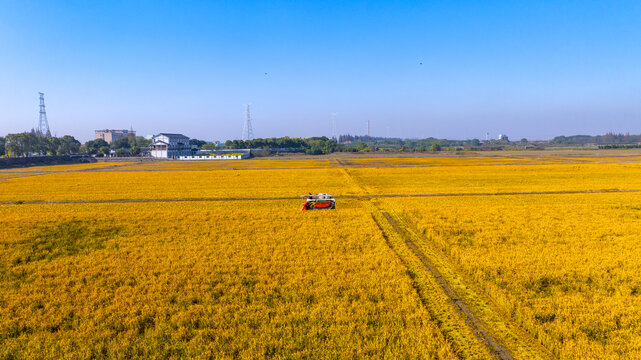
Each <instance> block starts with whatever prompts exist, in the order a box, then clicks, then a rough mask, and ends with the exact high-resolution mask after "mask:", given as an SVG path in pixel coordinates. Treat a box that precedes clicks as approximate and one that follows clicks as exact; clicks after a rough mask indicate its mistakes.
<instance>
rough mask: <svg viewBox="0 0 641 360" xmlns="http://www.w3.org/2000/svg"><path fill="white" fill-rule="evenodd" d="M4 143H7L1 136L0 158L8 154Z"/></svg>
mask: <svg viewBox="0 0 641 360" xmlns="http://www.w3.org/2000/svg"><path fill="white" fill-rule="evenodd" d="M4 142H5V140H4V138H3V137H2V136H0V156H4V154H5V152H6V150H5V147H4Z"/></svg>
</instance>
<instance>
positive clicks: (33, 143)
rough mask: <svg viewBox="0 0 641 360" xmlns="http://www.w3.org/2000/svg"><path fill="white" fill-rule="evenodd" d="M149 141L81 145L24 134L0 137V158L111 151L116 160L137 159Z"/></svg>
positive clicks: (68, 139) (70, 140)
mask: <svg viewBox="0 0 641 360" xmlns="http://www.w3.org/2000/svg"><path fill="white" fill-rule="evenodd" d="M149 144H151V140H148V139H145V138H144V137H142V136H134V135H133V134H129V135H128V136H125V137H122V138H119V139H117V140H115V141H113V142H112V143H111V144H108V143H107V142H106V141H104V140H102V139H96V140H89V141H87V142H86V143H85V144H84V145H83V144H81V143H80V141H78V140H76V139H75V138H74V137H73V136H70V135H65V136H63V137H55V136H40V135H38V134H37V133H35V132H33V131H31V132H24V133H19V134H8V135H7V136H6V137H0V156H4V155H11V156H30V155H70V154H88V155H98V156H101V155H104V156H106V155H109V154H110V152H111V150H115V152H116V156H126V155H134V156H135V155H139V154H140V152H141V148H143V147H148V146H149Z"/></svg>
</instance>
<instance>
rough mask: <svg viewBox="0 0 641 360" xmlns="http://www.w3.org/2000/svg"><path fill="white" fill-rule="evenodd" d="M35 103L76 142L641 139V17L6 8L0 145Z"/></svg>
mask: <svg viewBox="0 0 641 360" xmlns="http://www.w3.org/2000/svg"><path fill="white" fill-rule="evenodd" d="M420 63H422V65H421V64H420ZM265 73H267V75H265ZM39 91H42V92H44V93H45V100H46V104H47V114H48V117H49V123H50V126H51V128H52V130H53V132H54V133H56V134H57V135H63V134H71V135H74V136H76V137H77V138H78V139H80V140H83V141H85V140H88V139H90V138H92V137H93V130H94V129H99V128H129V127H130V126H133V127H134V129H135V130H137V131H138V133H139V134H140V135H146V134H152V133H158V132H163V131H164V132H181V133H184V134H185V135H188V136H190V137H196V138H202V139H205V140H225V139H229V138H239V137H240V135H241V130H242V122H243V118H244V107H243V104H245V103H248V102H249V103H251V104H252V110H253V119H254V133H255V134H256V136H258V137H272V136H285V135H287V136H305V137H306V136H314V135H331V115H330V114H331V113H332V112H335V113H337V114H338V115H337V123H338V124H337V126H338V130H339V132H340V133H351V134H364V133H365V132H366V122H367V120H368V119H369V120H370V121H371V129H372V135H377V136H386V135H389V136H401V137H427V136H434V137H446V138H474V137H476V138H482V137H483V136H484V134H485V132H486V131H487V132H490V135H491V136H492V137H495V136H497V135H498V134H499V133H504V134H507V135H509V136H510V138H511V139H520V138H521V137H527V138H529V139H545V138H550V137H552V136H555V135H560V134H563V135H570V134H599V133H605V132H607V131H614V132H627V131H629V132H631V133H641V2H640V1H586V0H582V1H529V2H528V1H415V2H413V1H336V2H333V1H307V2H302V1H228V2H223V1H203V2H199V1H175V2H166V1H102V2H91V1H37V2H36V1H27V0H17V1H6V0H0V134H6V133H8V132H18V131H23V130H28V129H30V128H32V127H35V126H37V121H38V92H39Z"/></svg>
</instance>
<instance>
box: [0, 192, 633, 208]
mask: <svg viewBox="0 0 641 360" xmlns="http://www.w3.org/2000/svg"><path fill="white" fill-rule="evenodd" d="M363 190H364V191H365V189H363ZM639 191H641V190H639V189H602V190H558V191H524V192H518V191H510V192H487V193H481V192H476V193H432V194H378V195H376V194H363V195H340V196H336V198H337V199H376V198H411V197H418V198H420V197H455V196H518V195H564V194H601V193H633V192H639ZM295 199H300V196H273V197H223V198H216V197H201V198H158V199H151V198H141V199H104V200H24V201H22V200H13V201H0V205H12V204H16V203H19V204H111V203H143V202H189V201H261V200H295Z"/></svg>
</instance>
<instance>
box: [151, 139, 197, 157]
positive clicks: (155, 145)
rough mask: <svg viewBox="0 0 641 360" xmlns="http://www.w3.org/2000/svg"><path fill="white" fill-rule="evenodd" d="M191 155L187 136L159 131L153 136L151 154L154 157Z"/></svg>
mask: <svg viewBox="0 0 641 360" xmlns="http://www.w3.org/2000/svg"><path fill="white" fill-rule="evenodd" d="M188 155H191V146H189V138H188V137H187V136H185V135H182V134H168V133H160V134H158V135H155V136H154V137H153V141H152V143H151V156H152V157H155V158H164V159H175V158H178V157H180V156H188Z"/></svg>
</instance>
